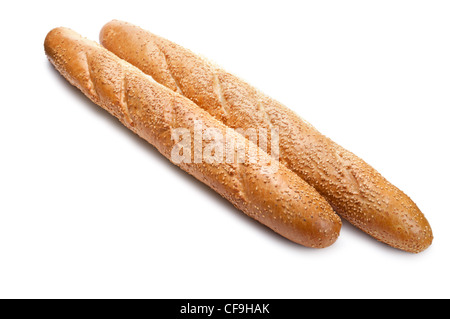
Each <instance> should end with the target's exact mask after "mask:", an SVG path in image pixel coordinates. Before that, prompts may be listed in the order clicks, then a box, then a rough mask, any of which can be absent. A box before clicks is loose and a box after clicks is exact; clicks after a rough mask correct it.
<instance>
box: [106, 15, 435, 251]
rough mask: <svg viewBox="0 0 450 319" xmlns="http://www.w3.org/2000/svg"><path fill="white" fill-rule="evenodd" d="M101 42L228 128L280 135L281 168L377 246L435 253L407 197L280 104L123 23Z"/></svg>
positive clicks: (113, 26) (114, 23)
mask: <svg viewBox="0 0 450 319" xmlns="http://www.w3.org/2000/svg"><path fill="white" fill-rule="evenodd" d="M100 42H101V44H102V45H103V46H104V47H106V48H107V49H108V50H110V51H112V52H113V53H115V54H116V55H117V56H119V57H121V58H123V59H125V60H127V61H128V62H130V63H131V64H133V65H135V66H137V67H138V68H140V69H141V70H142V71H143V72H144V73H146V74H148V75H150V76H152V77H153V78H154V79H155V80H156V81H158V82H159V83H161V84H163V85H164V86H166V87H168V88H170V89H171V90H173V91H175V92H178V93H180V94H183V95H184V96H186V97H187V98H189V99H190V100H192V101H193V102H194V103H196V104H197V105H198V106H200V107H201V108H203V109H204V110H206V111H207V112H208V113H210V114H211V115H213V116H214V117H215V118H216V119H218V120H220V121H221V122H223V123H224V124H225V125H227V126H229V127H232V128H238V127H239V128H243V129H244V130H246V129H249V128H254V129H257V128H265V129H270V128H271V127H278V128H279V139H280V161H281V163H283V164H284V165H286V166H287V167H288V168H289V169H290V170H292V171H293V172H295V173H296V174H297V175H298V176H300V177H301V178H302V179H304V180H305V181H306V182H307V183H309V184H310V185H312V186H313V187H314V188H315V189H316V190H317V191H318V192H319V193H320V194H321V195H322V196H324V197H325V198H326V199H327V201H328V202H329V203H330V204H331V206H332V207H333V208H334V210H335V211H336V212H337V213H338V214H340V215H341V217H343V218H345V219H347V220H348V221H349V222H350V223H351V224H353V225H355V226H357V227H358V228H360V229H361V230H363V231H364V232H366V233H368V234H369V235H371V236H373V237H374V238H376V239H377V240H379V241H381V242H384V243H386V244H388V245H390V246H392V247H395V248H398V249H402V250H405V251H408V252H413V253H418V252H421V251H423V250H425V249H426V248H427V247H428V246H430V245H431V243H432V240H433V234H432V230H431V227H430V225H429V223H428V221H427V219H426V218H425V216H424V215H423V214H422V212H421V211H420V210H419V208H418V207H417V206H416V204H415V203H414V202H413V201H412V200H411V199H410V198H409V197H408V196H407V195H405V194H404V193H403V192H402V191H400V190H399V189H398V188H397V187H395V186H393V185H392V184H391V183H389V182H388V181H387V180H386V179H385V178H384V177H382V176H381V175H380V174H379V173H378V172H377V171H376V170H375V169H374V168H372V167H371V166H369V165H368V164H367V163H365V162H364V161H363V160H362V159H360V158H358V157H357V156H355V155H354V154H353V153H351V152H349V151H347V150H345V149H344V148H342V147H341V146H339V145H337V144H336V143H334V142H333V141H332V140H330V139H329V138H327V137H325V136H324V135H322V134H321V133H319V132H318V131H317V130H316V129H315V128H314V127H313V126H312V125H311V124H309V123H308V122H306V121H305V120H303V119H302V118H300V117H299V116H297V115H296V114H295V113H294V112H292V111H291V110H289V109H288V108H287V107H285V106H284V105H282V104H281V103H279V102H277V101H275V100H274V99H272V98H270V97H268V96H266V95H264V94H263V93H261V92H260V91H258V90H257V89H255V88H254V87H252V86H251V85H249V84H247V83H246V82H244V81H242V80H241V79H239V78H238V77H236V76H234V75H232V74H230V73H228V72H226V71H224V70H222V69H221V68H220V67H218V66H216V65H215V64H213V63H211V62H209V61H207V60H206V59H204V58H202V57H200V56H198V55H196V54H194V53H192V52H191V51H189V50H187V49H185V48H183V47H181V46H179V45H177V44H175V43H173V42H170V41H168V40H166V39H164V38H161V37H159V36H156V35H154V34H152V33H150V32H148V31H145V30H143V29H141V28H139V27H137V26H134V25H131V24H128V23H126V22H121V21H116V20H114V21H111V22H110V23H108V24H106V25H105V26H104V27H103V29H102V31H101V33H100Z"/></svg>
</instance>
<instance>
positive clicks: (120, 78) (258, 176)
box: [44, 28, 341, 248]
mask: <svg viewBox="0 0 450 319" xmlns="http://www.w3.org/2000/svg"><path fill="white" fill-rule="evenodd" d="M44 47H45V52H46V54H47V56H48V58H49V60H50V62H51V63H52V64H53V65H54V66H55V67H56V69H57V70H58V71H59V72H60V73H61V74H62V75H63V76H64V77H65V78H66V79H67V80H68V81H69V82H70V83H71V84H73V85H74V86H76V87H77V88H79V89H80V90H81V91H82V92H83V93H84V94H85V95H86V96H87V97H88V98H89V99H91V100H92V101H93V102H94V103H96V104H97V105H99V106H101V107H102V108H104V109H105V110H107V111H108V112H110V113H111V114H112V115H114V116H115V117H117V118H118V119H119V120H120V121H121V122H122V123H123V124H124V125H125V126H126V127H128V128H129V129H131V130H132V131H133V132H135V133H136V134H138V135H139V136H140V137H142V138H144V139H145V140H147V141H148V142H149V143H150V144H152V145H154V146H155V147H156V148H157V149H158V150H159V151H160V152H161V153H162V154H163V155H164V156H166V157H167V158H168V159H170V160H171V161H172V162H174V160H173V154H174V153H173V150H174V149H176V150H178V149H177V148H176V147H177V141H176V140H175V139H174V138H173V132H174V131H175V130H176V129H182V130H184V132H185V133H190V134H192V135H195V134H196V132H195V127H196V125H197V126H198V123H201V131H202V132H203V133H204V132H206V131H208V130H209V129H214V130H216V131H218V132H220V133H222V134H224V135H227V134H228V135H231V137H232V138H233V139H234V143H235V144H236V149H238V148H245V149H248V148H250V147H252V145H251V144H252V143H251V142H249V141H248V140H247V139H245V138H243V137H242V136H241V135H240V134H238V133H236V132H235V131H234V130H232V129H230V128H228V127H226V126H225V125H224V124H222V123H221V122H220V121H218V120H216V119H214V118H213V117H212V116H211V115H209V114H208V113H207V112H206V111H204V110H202V109H201V108H199V107H198V106H197V105H195V104H194V103H193V102H191V101H190V100H189V99H187V98H185V97H183V96H181V95H179V94H177V93H174V92H173V91H172V90H170V89H168V88H166V87H164V86H162V85H160V84H158V83H156V82H154V81H153V80H151V79H150V78H149V77H148V76H147V75H145V74H144V73H142V72H141V71H140V70H139V69H137V68H136V67H134V66H132V65H130V64H129V63H127V62H125V61H123V60H121V59H119V58H118V57H116V56H115V55H114V54H112V53H111V52H109V51H108V50H106V49H105V48H103V47H101V46H100V45H98V44H97V43H95V42H93V41H89V40H87V39H85V38H82V37H81V36H80V35H78V34H77V33H75V32H74V31H72V30H70V29H66V28H57V29H54V30H52V31H50V32H49V34H48V35H47V37H46V39H45V43H44ZM228 135H227V136H228ZM200 145H201V151H203V152H205V151H206V149H205V148H206V147H207V145H204V144H200ZM253 146H254V147H255V148H257V147H256V146H255V145H253ZM194 147H195V144H194V143H192V144H189V150H190V151H191V154H192V155H193V154H194V153H195V152H196V151H198V150H196V149H194ZM184 151H187V150H186V149H185V150H184ZM176 153H177V152H176ZM273 162H274V160H273V159H272V157H271V156H269V155H268V154H266V153H264V152H258V153H251V152H245V158H244V159H243V161H242V162H240V161H230V162H225V161H219V160H216V161H214V160H211V159H210V160H208V159H204V160H202V161H198V162H196V161H189V160H186V161H181V162H179V163H178V162H177V163H176V165H178V166H179V167H181V168H182V169H183V170H184V171H186V172H188V173H189V174H191V175H193V176H195V177H196V178H197V179H198V180H200V181H202V182H203V183H205V184H207V185H208V186H210V187H211V188H212V189H214V190H215V191H216V192H218V193H219V194H220V195H222V196H223V197H225V198H226V199H228V200H229V201H230V202H231V203H232V204H233V205H234V206H235V207H237V208H238V209H240V210H242V211H243V212H245V213H246V214H247V215H249V216H250V217H252V218H254V219H256V220H258V221H259V222H261V223H262V224H264V225H266V226H268V227H270V228H271V229H273V230H274V231H275V232H277V233H279V234H281V235H282V236H284V237H286V238H288V239H290V240H292V241H294V242H296V243H299V244H302V245H304V246H309V247H316V248H322V247H327V246H329V245H331V244H332V243H334V242H335V241H336V239H337V238H338V235H339V231H340V228H341V221H340V218H339V217H338V216H337V215H336V214H335V213H334V211H333V210H332V208H331V207H330V205H329V204H328V203H327V201H326V200H325V199H324V198H323V197H321V196H320V195H319V194H318V193H317V192H316V191H315V190H314V188H313V187H311V186H310V185H308V184H307V183H306V182H305V181H303V180H302V179H301V178H300V177H298V176H297V175H296V174H294V173H293V172H292V171H290V170H289V169H287V168H286V167H284V166H283V165H279V166H276V165H273V164H274V163H273ZM273 167H278V170H276V169H270V168H273Z"/></svg>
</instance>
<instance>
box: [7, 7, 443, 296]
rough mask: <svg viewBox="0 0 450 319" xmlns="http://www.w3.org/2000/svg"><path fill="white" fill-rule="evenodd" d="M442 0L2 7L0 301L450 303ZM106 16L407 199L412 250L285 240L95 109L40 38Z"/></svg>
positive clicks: (99, 22)
mask: <svg viewBox="0 0 450 319" xmlns="http://www.w3.org/2000/svg"><path fill="white" fill-rule="evenodd" d="M449 17H450V2H449V1H411V0H408V1H393V0H389V1H380V0H379V1H361V0H355V1H230V0H227V1H192V0H190V1H139V2H138V1H130V0H128V1H105V2H100V1H77V2H72V3H69V2H62V1H29V2H20V1H9V2H7V4H3V5H2V9H1V12H0V18H1V19H0V24H1V28H0V30H1V31H0V32H1V43H2V44H1V50H0V57H1V61H2V68H1V72H2V74H1V75H2V76H1V77H0V81H1V85H0V87H1V91H2V99H1V113H0V114H1V124H0V143H1V144H0V146H1V148H0V151H1V157H0V297H2V298H443V297H445V298H448V297H450V293H449V289H448V287H449V285H450V275H449V271H448V270H449V268H450V256H449V251H450V250H449V248H450V246H449V244H450V231H449V230H450V212H449V210H450V209H449V202H448V198H449V190H450V186H449V185H450V184H449V180H450V173H449V169H448V163H449V160H450V158H449V157H450V156H449V155H450V151H449V137H450V129H449V126H450V125H449V115H450V111H449V109H450V94H449V93H450V18H449ZM111 19H121V20H126V21H129V22H132V23H134V24H137V25H140V26H142V27H143V28H145V29H148V30H150V31H152V32H153V33H156V34H159V35H161V36H164V37H166V38H168V39H170V40H172V41H175V42H177V43H179V44H182V45H184V46H186V47H188V48H190V49H191V50H193V51H195V52H198V53H201V54H202V55H204V56H207V57H209V58H210V59H212V60H214V61H216V62H217V63H218V64H220V65H222V66H223V67H224V68H225V69H227V70H229V71H231V72H233V73H235V74H237V75H239V76H240V77H242V78H244V79H246V80H247V81H248V82H250V83H251V84H253V85H255V86H256V87H258V88H259V89H261V90H262V91H264V92H265V93H267V94H268V95H270V96H272V97H274V98H276V99H277V100H279V101H281V102H282V103H284V104H285V105H287V106H288V107H290V108H292V109H293V110H295V111H296V112H297V113H298V114H300V115H301V116H302V117H303V118H305V119H306V120H308V121H309V122H311V123H312V124H313V125H314V126H316V127H317V128H318V129H319V130H320V131H321V132H323V133H324V134H326V135H327V136H329V137H331V138H332V139H334V140H335V141H336V142H338V143H340V144H341V145H343V146H344V147H346V148H347V149H349V150H351V151H353V152H354V153H356V154H357V155H359V156H360V157H362V158H363V159H365V160H366V161H367V162H368V163H370V164H371V165H373V166H374V167H375V168H376V169H377V170H379V171H380V172H381V173H382V174H383V175H384V176H385V177H386V178H387V179H388V180H390V181H391V182H392V183H393V184H395V185H397V186H398V187H399V188H400V189H402V190H403V191H405V192H406V193H407V194H408V195H409V196H410V197H412V198H413V200H414V201H415V202H416V203H417V204H418V206H419V207H420V208H421V209H422V211H423V212H424V213H425V215H426V216H427V218H428V220H429V221H430V223H431V225H432V227H433V230H434V235H435V241H434V243H433V245H432V247H431V248H429V249H428V250H427V251H425V252H424V253H422V254H419V255H413V254H409V253H405V252H402V251H398V250H395V249H393V248H390V247H388V246H386V245H384V244H380V243H378V242H376V241H375V240H374V239H372V238H370V237H369V236H367V235H365V234H364V233H362V232H361V231H359V230H356V229H355V228H354V227H352V226H351V225H349V224H348V223H344V225H343V228H342V231H341V236H340V238H339V240H338V241H337V242H336V244H335V245H333V246H332V247H329V248H327V249H324V250H313V249H307V248H303V247H301V246H298V245H296V244H293V243H291V242H289V241H287V240H285V239H283V238H282V237H280V236H278V235H276V234H274V233H273V232H272V231H270V230H268V229H266V228H265V227H263V226H261V225H259V224H258V223H257V222H254V221H253V220H251V219H250V218H248V217H246V216H245V215H244V214H242V213H241V212H239V211H237V210H236V209H234V208H233V207H232V206H231V205H230V204H228V203H227V202H226V201H225V200H223V199H221V198H220V196H218V195H216V194H215V193H213V192H212V191H210V190H209V189H208V188H207V187H206V186H203V185H202V184H201V183H199V182H197V181H196V180H194V179H193V178H192V177H190V176H188V175H187V174H185V173H183V172H182V171H181V170H179V169H178V168H176V167H175V166H173V165H171V164H170V163H169V162H168V161H167V160H166V159H165V158H163V157H162V156H161V155H160V154H159V153H158V152H157V151H155V149H153V147H151V146H149V145H148V144H147V143H146V142H145V141H143V140H140V139H139V138H138V137H136V136H135V135H133V134H132V133H131V132H129V131H128V130H127V129H125V128H123V127H122V126H121V125H120V124H119V122H118V121H117V120H116V119H114V118H113V117H111V116H110V115H108V114H107V113H106V112H105V111H102V110H101V109H100V108H98V107H97V106H96V105H94V104H92V103H91V102H90V101H89V100H88V99H87V98H85V97H84V96H83V95H82V94H81V93H79V92H78V91H77V90H76V89H74V88H72V87H71V86H70V85H68V84H67V83H66V82H65V80H63V78H62V77H61V76H60V75H59V74H58V73H57V72H56V71H54V69H53V68H52V66H51V65H50V64H49V62H48V61H47V59H46V57H45V55H44V50H43V41H44V38H45V35H46V33H47V32H48V31H50V30H51V29H52V28H54V27H57V26H66V27H70V28H72V29H74V30H75V31H77V32H79V33H81V34H82V35H84V36H86V37H88V38H90V39H93V40H98V32H99V31H100V29H101V27H102V26H103V25H104V24H105V23H106V22H108V21H110V20H111Z"/></svg>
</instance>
